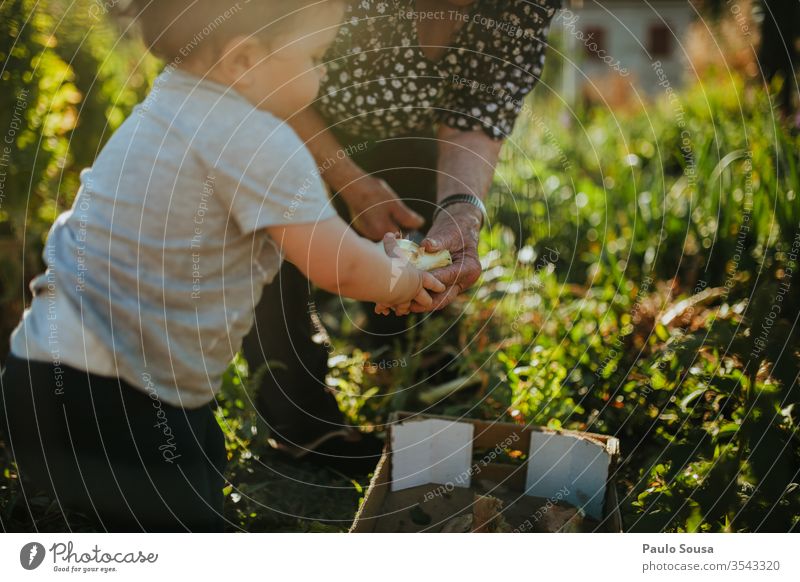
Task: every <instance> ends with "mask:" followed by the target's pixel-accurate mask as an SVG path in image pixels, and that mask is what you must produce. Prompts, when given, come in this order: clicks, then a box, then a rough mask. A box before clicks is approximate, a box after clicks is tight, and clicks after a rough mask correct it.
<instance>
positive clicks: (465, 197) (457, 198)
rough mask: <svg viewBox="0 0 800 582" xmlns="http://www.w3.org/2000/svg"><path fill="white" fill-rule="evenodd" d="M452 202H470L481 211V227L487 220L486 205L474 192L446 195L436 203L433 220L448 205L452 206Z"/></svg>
mask: <svg viewBox="0 0 800 582" xmlns="http://www.w3.org/2000/svg"><path fill="white" fill-rule="evenodd" d="M453 204H471V205H472V206H474V207H475V208H477V209H478V210H480V211H481V228H483V225H484V224H485V223H486V222H487V221H488V220H489V216H488V214H487V213H486V206H485V205H484V203H483V200H481V199H480V198H478V197H477V196H475V195H474V194H453V195H451V196H448V197H446V198H445V199H444V200H442V201H441V202H439V204H437V208H436V212H434V213H433V221H434V222H435V221H436V218H437V217H438V216H439V213H440V212H442V210H444V209H445V208H447V207H448V206H452V205H453Z"/></svg>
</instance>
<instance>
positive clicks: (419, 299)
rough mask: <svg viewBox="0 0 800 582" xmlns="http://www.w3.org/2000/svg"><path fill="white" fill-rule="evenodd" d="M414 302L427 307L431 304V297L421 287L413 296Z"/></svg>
mask: <svg viewBox="0 0 800 582" xmlns="http://www.w3.org/2000/svg"><path fill="white" fill-rule="evenodd" d="M414 303H415V304H418V305H420V306H422V307H424V308H426V309H428V308H430V307H431V306H432V305H433V299H432V298H431V296H430V294H429V293H428V292H427V291H425V289H422V290H420V292H419V293H417V296H416V297H414Z"/></svg>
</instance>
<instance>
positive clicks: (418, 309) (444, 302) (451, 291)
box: [411, 285, 461, 313]
mask: <svg viewBox="0 0 800 582" xmlns="http://www.w3.org/2000/svg"><path fill="white" fill-rule="evenodd" d="M460 292H461V289H460V287H458V285H455V286H453V287H448V288H447V290H446V291H445V292H444V293H436V294H435V295H433V296H432V297H431V304H430V306H427V307H425V306H423V305H421V304H418V303H414V304H413V305H412V306H411V312H412V313H427V312H430V311H439V310H441V309H444V308H445V307H447V306H448V305H450V304H451V303H452V302H453V301H455V299H456V297H458V295H459V293H460Z"/></svg>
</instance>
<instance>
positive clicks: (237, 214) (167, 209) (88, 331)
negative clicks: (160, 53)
mask: <svg viewBox="0 0 800 582" xmlns="http://www.w3.org/2000/svg"><path fill="white" fill-rule="evenodd" d="M81 181H82V188H81V190H80V192H79V194H78V196H77V198H76V200H75V203H74V205H73V208H72V210H71V211H70V212H68V213H65V214H63V215H62V216H61V217H59V219H58V221H57V222H56V223H55V224H54V226H53V228H52V230H51V232H50V236H49V238H48V244H47V250H46V252H45V257H46V259H47V262H48V264H49V266H50V269H49V270H48V272H46V273H45V274H43V275H41V276H40V277H38V278H37V279H36V280H35V281H34V282H33V284H32V288H33V291H34V295H35V299H34V301H35V302H40V303H48V304H51V305H52V301H54V300H55V302H56V303H55V306H56V311H53V310H52V309H42V308H38V306H36V307H37V308H34V309H32V310H30V311H29V312H28V313H27V314H26V318H25V321H24V325H21V326H20V328H19V329H18V333H15V335H14V336H13V338H12V349H13V351H14V353H15V354H17V355H18V356H21V357H27V358H30V359H37V360H43V361H48V360H49V359H51V357H52V355H53V348H54V347H55V346H56V345H58V347H59V350H60V354H59V355H60V358H59V359H60V360H61V361H62V362H64V363H66V364H68V365H71V366H78V367H81V368H83V369H87V370H88V371H90V372H93V373H96V374H101V375H105V376H117V375H118V376H120V377H121V378H123V379H125V380H126V381H127V382H129V383H131V384H133V385H137V386H141V387H142V388H145V389H147V390H154V391H155V392H156V393H157V394H158V396H159V397H160V398H163V399H164V400H165V401H166V402H168V403H170V404H173V405H175V406H184V407H189V408H196V407H198V406H201V405H203V404H206V403H207V402H209V401H210V400H211V399H212V398H213V394H214V392H215V391H216V389H217V388H218V386H219V383H220V380H221V376H222V373H223V372H224V370H225V368H226V366H227V364H228V362H230V360H231V358H232V357H233V355H234V352H235V351H236V350H238V348H239V345H240V343H241V338H242V337H243V336H244V335H245V334H246V333H247V331H248V330H249V329H250V327H251V325H252V319H253V306H254V305H255V304H256V303H257V302H258V300H259V298H260V296H261V291H262V288H263V286H264V284H266V283H268V282H270V281H271V280H272V278H273V277H274V276H275V274H276V272H277V270H278V268H279V266H280V255H279V251H278V249H277V248H276V246H275V245H274V244H273V243H272V241H271V239H270V238H269V236H268V235H267V232H266V230H265V226H268V225H272V224H275V223H278V222H281V221H284V220H285V218H284V214H285V213H286V212H287V211H289V209H291V212H292V215H293V216H292V219H293V220H294V221H297V222H310V223H313V222H316V221H320V220H325V219H328V218H330V217H332V216H333V215H334V214H335V212H334V210H333V208H332V207H331V206H330V204H329V203H328V200H327V196H326V193H325V190H324V187H323V185H322V183H321V181H320V179H319V176H318V172H317V170H316V168H315V165H314V162H313V159H312V158H311V156H310V154H309V153H308V151H307V150H306V149H305V148H304V147H303V144H302V142H301V141H300V140H299V139H298V138H297V136H296V135H295V134H294V132H293V131H292V130H291V128H290V127H289V126H288V125H287V124H286V123H285V122H283V121H281V120H279V119H277V118H276V117H274V116H272V115H271V114H269V113H267V112H265V111H260V110H257V109H254V108H253V107H252V105H250V103H248V102H247V101H246V100H245V99H244V98H242V97H241V96H239V95H238V94H237V93H236V92H234V91H233V90H231V89H230V88H228V87H225V86H223V85H219V84H217V83H215V82H212V81H207V80H205V81H201V80H200V79H198V78H196V77H194V76H193V75H189V74H186V73H184V72H182V71H180V70H178V69H168V70H167V71H166V72H164V73H162V75H161V76H159V77H158V79H157V80H156V82H155V84H154V86H153V90H152V91H151V93H150V96H149V97H148V98H147V99H146V100H145V101H144V102H143V103H142V104H140V105H138V106H137V107H136V109H135V110H134V112H133V114H132V115H131V116H130V117H129V118H128V119H127V120H126V121H125V122H124V123H123V124H122V126H121V127H120V128H119V129H118V130H117V132H116V133H115V134H114V135H113V136H112V137H111V139H110V140H109V142H108V143H107V144H106V146H105V147H104V148H103V150H102V151H101V153H100V155H99V156H98V158H97V161H96V163H95V164H94V166H93V168H91V169H87V170H85V171H84V172H83V173H82V175H81ZM43 306H44V305H43ZM65 322H67V323H66V324H65ZM75 324H80V327H75ZM51 325H54V326H55V329H51V334H53V335H54V336H55V338H56V341H57V343H55V344H54V343H52V342H51V341H50V340H48V339H47V338H48V336H49V335H51V334H42V333H37V331H39V330H43V329H49V328H50V326H51ZM25 328H27V329H30V330H31V332H30V333H28V334H25V333H24V331H25ZM81 332H83V335H84V337H83V338H82V339H79V337H76V336H80V335H81ZM26 335H27V339H26ZM67 337H69V338H71V339H70V340H69V341H65V339H66V338H67ZM59 339H60V341H59ZM43 340H44V341H43ZM75 340H78V341H75ZM84 342H85V343H86V349H85V348H84ZM178 385H180V388H181V394H178V392H177V390H178V389H177V386H178Z"/></svg>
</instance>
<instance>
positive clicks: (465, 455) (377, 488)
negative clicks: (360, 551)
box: [350, 412, 622, 533]
mask: <svg viewBox="0 0 800 582" xmlns="http://www.w3.org/2000/svg"><path fill="white" fill-rule="evenodd" d="M618 461H619V441H618V440H617V439H616V438H614V437H609V436H605V435H599V434H592V433H584V432H576V431H567V430H549V429H547V428H543V427H535V426H531V427H525V426H520V425H516V424H510V423H496V422H485V421H479V420H471V419H458V418H452V417H445V416H433V415H426V414H413V413H408V412H399V413H395V414H393V415H392V417H391V419H390V425H389V431H388V438H387V442H386V447H385V448H384V453H383V456H382V457H381V460H380V462H379V463H378V466H377V468H376V471H375V475H374V477H373V478H372V482H371V483H370V486H369V489H368V490H367V493H366V496H365V498H364V502H363V504H362V505H361V508H360V509H359V511H358V514H357V515H356V518H355V521H354V523H353V525H352V527H351V528H350V531H351V532H356V533H364V532H376V533H377V532H423V531H425V532H438V531H441V530H442V528H443V527H444V526H445V524H447V523H448V522H449V521H451V520H453V518H456V517H457V516H465V515H469V514H470V513H471V511H472V509H471V508H473V505H474V502H475V500H476V499H477V497H476V496H475V495H476V493H477V494H481V495H491V496H493V497H496V498H499V499H501V500H502V501H503V510H502V516H503V519H504V520H505V521H506V522H507V523H508V525H509V526H510V528H512V531H515V532H528V531H544V530H543V529H542V528H543V524H544V523H545V522H546V521H547V520H548V519H553V516H554V515H555V514H557V513H559V512H560V511H563V507H565V504H569V505H571V506H574V507H577V508H580V509H581V512H582V514H583V515H584V516H585V520H584V522H583V526H582V531H606V532H620V531H622V520H621V517H620V513H619V508H618V502H617V495H616V490H615V487H614V480H613V474H614V470H615V468H616V465H617V463H618ZM554 506H556V507H557V509H556V510H552V508H553V507H554ZM566 507H569V506H566ZM549 511H551V515H549V516H548V515H547V514H548V512H549ZM572 511H573V512H574V509H573V510H572Z"/></svg>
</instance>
